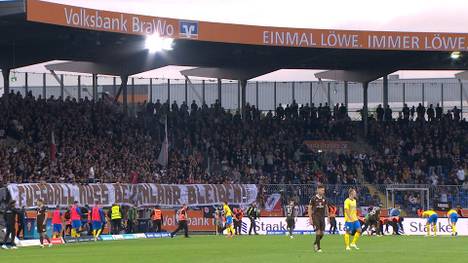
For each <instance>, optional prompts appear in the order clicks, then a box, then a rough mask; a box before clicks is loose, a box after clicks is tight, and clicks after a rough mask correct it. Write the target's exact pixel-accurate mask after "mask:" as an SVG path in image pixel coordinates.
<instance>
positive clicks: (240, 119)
mask: <svg viewBox="0 0 468 263" xmlns="http://www.w3.org/2000/svg"><path fill="white" fill-rule="evenodd" d="M8 97H9V102H8V103H9V104H10V105H9V108H7V107H6V106H5V103H4V98H5V96H4V97H3V98H2V99H1V101H2V102H1V104H0V110H2V112H7V113H8V114H4V115H1V116H0V120H1V121H0V123H1V129H2V130H3V132H2V133H3V137H7V138H8V140H6V141H7V142H6V143H3V144H2V145H1V146H0V147H1V148H0V157H1V158H0V159H1V160H2V161H1V164H0V171H1V184H2V185H5V184H7V183H10V182H18V183H20V182H76V183H91V182H126V183H132V182H133V183H136V182H155V183H207V182H209V183H235V182H240V183H256V184H283V183H289V184H310V183H316V182H321V183H327V184H345V185H347V184H349V185H352V184H359V183H364V182H368V183H374V184H389V183H407V184H432V185H439V184H445V185H463V188H464V189H465V190H466V189H468V184H467V182H466V179H464V178H465V176H464V171H465V170H466V169H467V153H468V148H467V146H468V144H467V141H466V132H467V124H466V121H465V120H462V121H460V119H459V117H457V115H456V112H455V114H454V111H449V112H447V113H445V114H444V115H443V116H438V117H437V118H433V119H431V121H426V118H425V117H426V116H425V113H421V114H422V115H419V116H418V117H417V118H416V119H414V120H413V119H412V118H411V117H409V116H407V117H403V114H401V115H400V118H398V119H396V120H388V121H380V120H377V119H374V118H373V116H370V122H369V127H370V129H369V136H368V137H367V138H365V140H366V142H367V143H368V144H369V145H372V148H373V151H371V152H369V153H367V154H362V153H361V154H358V153H354V152H352V153H349V154H335V153H316V152H311V151H310V150H308V149H307V148H306V147H305V146H304V145H303V141H304V140H307V139H318V140H351V141H352V140H358V139H363V138H362V137H361V136H360V122H354V121H351V120H350V119H349V118H347V117H346V109H341V110H340V109H339V107H335V110H333V109H330V108H329V107H328V105H324V106H319V107H318V108H315V106H314V107H309V106H308V105H304V106H301V107H300V108H299V107H298V105H297V104H296V103H295V102H293V103H292V104H291V105H288V106H287V107H285V108H284V110H277V111H276V114H274V113H273V112H268V113H267V114H261V113H260V111H258V110H257V109H256V108H255V106H248V107H247V109H246V111H245V114H244V116H241V114H240V113H239V112H235V113H232V112H229V111H225V110H224V109H223V108H221V106H220V105H219V103H215V104H213V105H211V106H208V105H206V104H204V105H202V106H201V107H200V106H199V105H197V104H196V103H192V104H191V105H190V108H189V107H188V105H187V104H182V105H180V107H179V105H177V104H175V103H174V104H172V105H171V107H169V105H168V103H163V104H161V103H160V102H159V101H158V102H156V103H155V104H152V103H148V104H146V108H145V109H144V110H143V111H141V112H139V114H138V117H136V118H131V117H124V115H123V114H122V113H121V112H119V111H118V110H115V109H114V108H113V105H111V104H108V103H106V102H104V101H103V100H99V101H96V102H93V101H91V100H88V99H87V98H85V99H82V100H80V101H76V100H75V99H69V98H67V99H65V100H62V99H61V98H53V97H51V98H49V99H47V100H45V99H43V98H40V97H38V98H37V99H35V98H34V97H32V96H31V95H30V94H29V95H28V96H26V97H22V96H21V95H20V94H13V93H11V94H9V96H8ZM337 108H338V110H337ZM281 109H282V108H281ZM165 116H167V120H168V126H169V127H168V130H169V132H168V133H169V142H170V154H169V164H168V167H167V169H166V168H164V167H162V166H161V165H160V164H159V163H158V154H159V151H160V148H161V143H162V140H163V138H164V124H163V123H164V121H163V119H164V118H165ZM52 134H54V137H55V141H56V143H57V159H56V160H55V161H52V160H51V155H50V144H51V137H52ZM459 171H460V172H459ZM461 171H463V172H461ZM368 198H371V197H370V196H368Z"/></svg>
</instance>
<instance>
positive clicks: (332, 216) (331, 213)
mask: <svg viewBox="0 0 468 263" xmlns="http://www.w3.org/2000/svg"><path fill="white" fill-rule="evenodd" d="M337 211H338V209H337V208H336V206H335V205H329V206H328V219H329V221H330V230H329V233H330V234H336V233H337V231H336V214H337Z"/></svg>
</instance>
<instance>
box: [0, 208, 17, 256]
mask: <svg viewBox="0 0 468 263" xmlns="http://www.w3.org/2000/svg"><path fill="white" fill-rule="evenodd" d="M17 215H18V210H17V209H16V201H15V200H12V201H10V203H8V207H7V208H6V209H5V211H4V212H3V219H4V220H5V225H6V233H5V237H4V238H3V245H2V248H3V249H8V247H7V245H6V244H7V241H8V239H11V248H12V249H16V244H15V234H16V232H15V227H16V216H17Z"/></svg>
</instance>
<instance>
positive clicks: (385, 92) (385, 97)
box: [382, 75, 388, 121]
mask: <svg viewBox="0 0 468 263" xmlns="http://www.w3.org/2000/svg"><path fill="white" fill-rule="evenodd" d="M382 84H383V87H382V93H383V107H384V109H387V107H388V75H385V76H383V81H382ZM386 116H387V114H384V121H386V119H385V117H386Z"/></svg>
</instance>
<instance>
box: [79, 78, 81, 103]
mask: <svg viewBox="0 0 468 263" xmlns="http://www.w3.org/2000/svg"><path fill="white" fill-rule="evenodd" d="M80 100H81V75H78V101H80Z"/></svg>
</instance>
